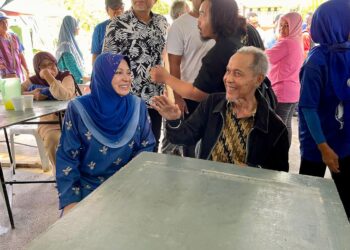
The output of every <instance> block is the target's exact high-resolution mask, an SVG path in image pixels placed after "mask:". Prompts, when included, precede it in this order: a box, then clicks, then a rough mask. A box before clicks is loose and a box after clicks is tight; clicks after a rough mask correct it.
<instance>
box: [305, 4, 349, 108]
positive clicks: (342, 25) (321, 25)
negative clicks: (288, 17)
mask: <svg viewBox="0 0 350 250" xmlns="http://www.w3.org/2000/svg"><path fill="white" fill-rule="evenodd" d="M349 35H350V1H349V0H330V1H328V2H325V3H323V4H322V5H320V6H319V7H318V9H317V10H316V11H315V13H314V15H313V18H312V23H311V37H312V40H313V41H314V42H315V43H319V44H320V46H318V47H315V48H314V49H313V50H312V51H311V52H310V56H311V54H313V52H315V51H317V50H318V49H321V50H322V51H323V52H324V53H325V54H327V55H329V57H327V63H328V77H329V80H330V81H331V84H332V86H333V89H334V92H335V94H336V96H337V97H338V98H339V100H340V101H349V100H350V80H349V79H350V41H349ZM348 85H349V86H348Z"/></svg>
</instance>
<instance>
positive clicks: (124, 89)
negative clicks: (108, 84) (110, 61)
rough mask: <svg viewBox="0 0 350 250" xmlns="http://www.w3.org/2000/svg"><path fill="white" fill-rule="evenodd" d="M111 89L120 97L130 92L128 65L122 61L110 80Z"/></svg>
mask: <svg viewBox="0 0 350 250" xmlns="http://www.w3.org/2000/svg"><path fill="white" fill-rule="evenodd" d="M112 87H113V89H114V90H115V92H116V93H117V94H118V95H120V96H126V95H127V94H129V92H130V90H131V72H130V68H129V65H128V64H127V62H126V61H125V60H122V61H121V62H120V64H119V66H118V69H117V70H116V71H115V74H114V76H113V79H112Z"/></svg>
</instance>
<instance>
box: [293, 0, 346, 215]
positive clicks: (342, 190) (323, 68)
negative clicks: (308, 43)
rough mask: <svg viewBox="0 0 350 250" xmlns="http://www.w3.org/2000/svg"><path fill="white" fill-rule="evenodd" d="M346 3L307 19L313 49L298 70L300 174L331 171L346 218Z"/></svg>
mask: <svg viewBox="0 0 350 250" xmlns="http://www.w3.org/2000/svg"><path fill="white" fill-rule="evenodd" d="M349 13H350V2H349V1H348V0H330V1H328V2H325V3H324V4H322V5H321V6H320V7H319V8H318V9H317V10H316V12H315V14H314V16H313V18H312V23H311V37H312V40H313V41H314V42H315V43H317V44H319V46H316V47H314V48H313V49H312V50H311V51H310V53H309V55H308V57H307V59H306V61H305V63H304V65H303V67H302V69H301V73H300V80H301V96H300V101H299V111H300V112H299V140H300V149H301V166H300V172H299V173H300V174H307V175H313V176H320V177H323V176H324V174H325V171H326V166H328V168H329V169H330V171H331V174H332V178H333V179H334V182H335V184H336V186H337V189H338V192H339V195H340V198H341V200H342V202H343V205H344V207H345V211H346V214H347V216H348V218H350V41H349V35H350V15H349Z"/></svg>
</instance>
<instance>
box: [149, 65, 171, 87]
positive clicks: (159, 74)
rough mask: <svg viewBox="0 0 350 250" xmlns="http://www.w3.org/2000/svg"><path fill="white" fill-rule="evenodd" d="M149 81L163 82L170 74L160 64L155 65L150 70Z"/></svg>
mask: <svg viewBox="0 0 350 250" xmlns="http://www.w3.org/2000/svg"><path fill="white" fill-rule="evenodd" d="M150 75H151V81H152V82H154V83H157V84H163V83H165V82H166V78H167V77H168V76H170V74H169V73H168V71H166V69H165V68H164V67H162V66H159V65H157V66H155V67H152V68H151V71H150Z"/></svg>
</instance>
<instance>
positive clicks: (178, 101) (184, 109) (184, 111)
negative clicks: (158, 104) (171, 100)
mask: <svg viewBox="0 0 350 250" xmlns="http://www.w3.org/2000/svg"><path fill="white" fill-rule="evenodd" d="M174 96H175V104H177V105H178V106H179V108H180V110H181V114H182V115H185V114H188V109H187V104H186V102H185V100H184V99H183V98H182V97H181V96H179V95H174Z"/></svg>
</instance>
